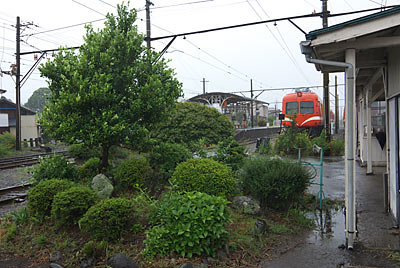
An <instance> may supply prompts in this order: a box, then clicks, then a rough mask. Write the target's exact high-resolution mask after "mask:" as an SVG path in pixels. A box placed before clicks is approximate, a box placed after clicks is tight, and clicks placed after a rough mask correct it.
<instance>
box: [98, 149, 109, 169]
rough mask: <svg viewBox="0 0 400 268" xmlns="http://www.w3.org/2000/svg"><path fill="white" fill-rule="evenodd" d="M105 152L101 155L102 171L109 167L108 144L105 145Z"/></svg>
mask: <svg viewBox="0 0 400 268" xmlns="http://www.w3.org/2000/svg"><path fill="white" fill-rule="evenodd" d="M102 148H103V153H102V156H101V163H100V172H103V171H106V170H107V167H108V152H109V149H110V147H109V146H107V145H103V146H102Z"/></svg>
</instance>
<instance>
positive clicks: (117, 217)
mask: <svg viewBox="0 0 400 268" xmlns="http://www.w3.org/2000/svg"><path fill="white" fill-rule="evenodd" d="M133 215H134V211H133V203H132V202H131V201H129V200H127V199H124V198H111V199H105V200H101V201H100V202H99V203H97V204H96V205H94V206H92V207H91V208H89V210H88V211H87V212H86V213H85V215H84V216H83V217H82V218H81V219H80V220H79V228H80V229H81V230H83V231H85V232H88V233H89V234H90V235H91V236H92V237H93V238H96V239H107V240H116V239H118V238H120V237H121V236H122V235H123V234H124V233H126V232H128V231H129V230H130V228H131V227H132V226H133V224H134V223H135V221H134V217H133Z"/></svg>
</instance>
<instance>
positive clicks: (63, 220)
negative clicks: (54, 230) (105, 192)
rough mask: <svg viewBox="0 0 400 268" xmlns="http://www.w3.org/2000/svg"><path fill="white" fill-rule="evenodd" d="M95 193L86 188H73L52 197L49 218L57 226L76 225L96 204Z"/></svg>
mask: <svg viewBox="0 0 400 268" xmlns="http://www.w3.org/2000/svg"><path fill="white" fill-rule="evenodd" d="M96 200H97V195H96V193H95V192H94V191H93V190H92V189H90V188H89V187H86V186H75V187H72V188H69V189H67V190H65V191H64V192H60V193H58V194H56V195H55V196H54V199H53V203H52V209H51V217H52V218H53V219H54V220H55V222H56V224H57V225H58V226H61V225H63V224H65V225H73V224H77V223H78V221H79V219H80V218H81V217H82V216H83V215H84V214H85V213H86V211H87V210H88V209H89V208H90V207H91V206H92V205H94V204H95V203H96Z"/></svg>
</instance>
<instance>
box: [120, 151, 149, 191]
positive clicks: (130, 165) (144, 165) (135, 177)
mask: <svg viewBox="0 0 400 268" xmlns="http://www.w3.org/2000/svg"><path fill="white" fill-rule="evenodd" d="M151 172H152V170H151V167H150V165H149V163H148V162H147V161H146V159H144V158H133V159H130V160H126V161H123V162H121V163H120V164H119V165H118V166H117V168H116V169H115V172H114V178H115V181H116V184H117V185H118V187H119V188H121V189H126V188H130V189H135V188H136V185H139V186H140V185H143V184H145V183H146V181H147V179H148V177H149V174H150V173H151Z"/></svg>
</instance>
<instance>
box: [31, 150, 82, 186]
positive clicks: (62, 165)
mask: <svg viewBox="0 0 400 268" xmlns="http://www.w3.org/2000/svg"><path fill="white" fill-rule="evenodd" d="M32 178H33V179H34V181H35V182H36V183H38V182H40V181H43V180H50V179H65V180H70V181H76V180H77V174H76V168H75V166H74V165H72V164H70V163H69V162H68V160H67V159H66V158H65V157H64V156H63V155H60V154H53V155H52V156H46V157H44V158H41V159H40V160H39V164H38V165H36V166H34V167H33V173H32Z"/></svg>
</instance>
